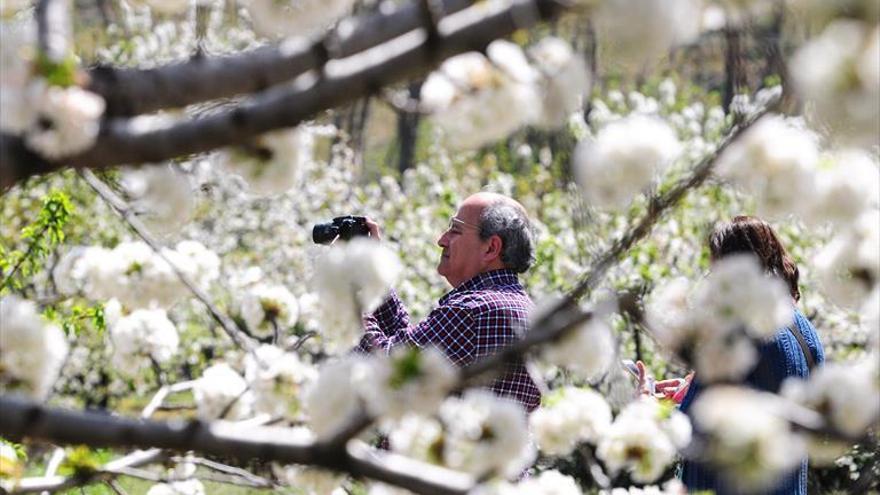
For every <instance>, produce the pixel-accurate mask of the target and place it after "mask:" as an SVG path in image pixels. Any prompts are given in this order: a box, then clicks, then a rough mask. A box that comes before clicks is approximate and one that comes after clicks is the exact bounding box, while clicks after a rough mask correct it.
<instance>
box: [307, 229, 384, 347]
mask: <svg viewBox="0 0 880 495" xmlns="http://www.w3.org/2000/svg"><path fill="white" fill-rule="evenodd" d="M341 244H342V245H341V246H340V245H334V246H332V247H331V248H330V249H329V250H328V251H327V252H326V253H325V254H324V256H322V257H321V258H320V259H319V260H318V262H317V264H316V267H315V277H314V285H315V289H316V292H317V294H318V296H319V297H320V304H321V309H322V314H323V318H322V321H323V324H324V327H323V330H324V332H325V335H326V336H327V338H328V340H329V341H330V343H331V346H332V345H333V344H335V345H337V346H339V347H344V348H348V347H350V346H351V345H352V344H353V343H354V342H355V341H356V339H357V338H359V336H360V325H361V314H362V313H365V312H370V311H372V310H374V309H375V308H376V307H377V306H378V305H379V304H380V303H381V302H382V299H383V298H384V297H385V296H386V294H387V293H388V290H389V288H390V287H391V285H392V284H393V283H394V281H395V280H396V279H397V276H398V275H399V273H400V270H401V265H400V261H399V260H398V259H397V256H395V255H394V253H392V252H391V251H390V250H388V248H386V247H384V246H383V245H381V244H379V243H378V242H375V241H373V240H370V239H365V238H355V239H352V240H351V241H349V242H347V243H341Z"/></svg>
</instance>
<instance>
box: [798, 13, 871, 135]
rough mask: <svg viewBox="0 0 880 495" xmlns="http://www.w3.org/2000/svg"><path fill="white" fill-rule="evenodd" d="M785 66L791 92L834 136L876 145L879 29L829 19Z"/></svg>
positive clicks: (867, 25) (849, 21)
mask: <svg viewBox="0 0 880 495" xmlns="http://www.w3.org/2000/svg"><path fill="white" fill-rule="evenodd" d="M875 22H876V18H875ZM789 66H790V67H791V69H790V70H791V75H792V80H793V82H794V85H795V88H796V90H797V91H798V92H800V94H801V95H802V96H803V97H804V98H805V99H806V100H808V101H809V102H810V103H812V104H814V105H815V110H816V114H817V117H818V118H819V119H820V120H821V121H822V122H823V123H827V124H828V125H829V126H831V129H832V130H833V131H834V132H835V135H836V136H837V137H839V138H841V139H842V140H843V141H844V142H849V143H853V144H857V145H865V146H871V145H875V146H876V145H877V144H878V136H880V114H878V112H877V107H878V106H880V27H877V25H876V24H873V25H869V24H865V23H861V22H858V21H852V20H839V21H835V22H833V23H832V24H830V25H829V26H828V27H827V28H826V29H825V31H824V32H823V33H822V34H821V35H820V36H819V37H818V38H816V39H814V40H812V41H810V42H808V43H807V44H805V45H804V46H802V47H801V48H800V49H799V50H798V51H797V52H795V54H794V55H793V56H792V58H791V61H790V64H789Z"/></svg>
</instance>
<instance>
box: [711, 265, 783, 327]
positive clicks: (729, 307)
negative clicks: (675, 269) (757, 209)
mask: <svg viewBox="0 0 880 495" xmlns="http://www.w3.org/2000/svg"><path fill="white" fill-rule="evenodd" d="M694 308H695V309H696V310H697V311H699V313H700V314H699V318H700V321H701V323H702V324H703V325H706V326H707V327H709V328H710V329H713V330H714V331H715V332H717V333H719V334H726V333H729V332H730V331H731V330H730V329H731V328H735V327H738V326H741V325H742V326H744V327H745V330H746V332H747V333H748V334H749V335H751V336H753V337H755V338H762V339H764V338H769V337H772V336H774V335H775V334H776V332H777V331H778V330H779V329H780V328H782V327H785V326H787V325H791V324H792V323H793V322H794V307H793V301H792V299H791V295H790V293H789V290H788V287H787V286H786V285H785V283H784V282H782V280H780V279H779V278H777V277H774V276H768V275H765V274H764V272H763V269H762V268H761V266H760V264H759V262H758V259H757V258H756V257H755V256H753V255H751V254H742V255H733V256H727V257H725V258H723V259H721V260H718V261H716V262H715V263H714V264H713V265H712V271H711V273H710V274H709V276H708V277H707V278H706V279H705V281H704V282H703V283H702V284H701V285H700V287H699V288H698V289H697V290H696V293H695V294H694Z"/></svg>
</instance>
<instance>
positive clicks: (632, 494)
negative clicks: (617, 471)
mask: <svg viewBox="0 0 880 495" xmlns="http://www.w3.org/2000/svg"><path fill="white" fill-rule="evenodd" d="M687 493H688V491H687V487H685V486H684V484H683V483H682V482H681V481H679V480H677V479H675V478H673V479H671V480H669V481H667V482H666V483H663V488H662V489H661V488H660V487H658V486H657V485H647V486H642V487H639V486H630V487H628V488H622V487H618V488H612V489H611V490H600V491H599V495H687Z"/></svg>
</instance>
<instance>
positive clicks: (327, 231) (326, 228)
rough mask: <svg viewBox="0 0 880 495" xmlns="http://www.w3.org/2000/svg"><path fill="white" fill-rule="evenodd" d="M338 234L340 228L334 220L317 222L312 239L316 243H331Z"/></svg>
mask: <svg viewBox="0 0 880 495" xmlns="http://www.w3.org/2000/svg"><path fill="white" fill-rule="evenodd" d="M337 235H339V229H338V228H337V227H336V226H335V225H333V223H332V222H327V223H317V224H315V226H314V227H313V228H312V241H313V242H314V243H315V244H330V243H331V242H333V239H336V236H337Z"/></svg>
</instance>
